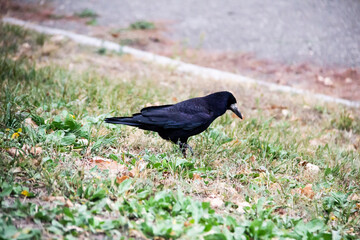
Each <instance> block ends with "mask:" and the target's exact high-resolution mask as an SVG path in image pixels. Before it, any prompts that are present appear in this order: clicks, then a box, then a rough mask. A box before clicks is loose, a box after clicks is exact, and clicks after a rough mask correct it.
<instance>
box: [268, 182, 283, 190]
mask: <svg viewBox="0 0 360 240" xmlns="http://www.w3.org/2000/svg"><path fill="white" fill-rule="evenodd" d="M269 189H270V190H271V191H273V192H277V191H278V190H279V191H281V186H280V184H279V183H273V184H271V185H270V188H269Z"/></svg>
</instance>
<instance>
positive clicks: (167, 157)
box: [0, 25, 360, 239]
mask: <svg viewBox="0 0 360 240" xmlns="http://www.w3.org/2000/svg"><path fill="white" fill-rule="evenodd" d="M0 33H1V36H3V37H2V38H1V44H0V62H1V64H0V84H1V86H0V87H1V94H0V103H1V104H0V149H1V150H0V158H1V160H0V189H1V192H0V208H1V210H0V238H1V239H11V238H12V239H14V238H19V239H26V238H31V239H40V238H66V239H72V238H76V237H81V238H95V237H98V238H108V239H113V238H115V239H121V238H123V239H130V238H133V239H141V238H142V239H146V238H149V239H154V238H158V239H159V237H161V238H164V239H176V238H179V239H193V238H199V239H272V238H278V239H285V238H288V239H357V238H359V236H360V228H359V225H360V224H359V199H356V196H360V189H359V184H358V183H359V181H360V170H359V151H358V150H357V149H356V147H353V148H349V146H356V144H357V142H356V141H357V140H356V139H357V138H359V135H358V134H359V132H358V130H357V128H358V126H359V119H357V118H356V117H353V116H357V115H356V114H357V113H358V112H357V110H354V109H346V110H344V109H342V108H341V107H339V106H326V107H325V106H320V105H319V104H318V103H316V104H313V105H310V107H306V108H304V107H303V105H302V103H299V102H296V101H295V100H294V98H291V97H290V96H285V98H287V100H288V103H289V105H287V107H288V109H289V110H290V111H291V113H292V115H293V117H294V118H295V119H291V118H289V117H287V116H284V115H282V114H281V113H280V114H279V112H276V111H277V110H276V109H275V110H273V111H268V110H266V104H265V106H263V105H262V104H260V102H261V101H262V100H260V99H263V98H264V95H262V94H266V92H265V93H258V92H259V90H256V91H254V90H253V89H247V91H248V92H250V93H249V94H253V95H254V96H256V97H257V98H258V99H259V100H258V101H257V103H256V102H255V103H251V102H250V100H248V101H249V102H245V103H246V104H245V103H244V104H243V105H242V106H241V108H240V109H241V110H242V109H244V112H245V113H246V112H247V114H246V115H245V116H246V119H245V120H243V121H241V122H240V121H239V120H238V119H235V118H232V117H231V115H230V114H229V113H227V114H225V115H224V116H222V117H221V118H219V119H218V120H216V121H215V122H214V123H213V124H212V125H211V127H210V128H209V129H208V130H207V131H205V132H204V133H202V134H200V135H198V136H195V137H193V138H192V139H191V141H190V145H192V146H193V148H194V151H195V155H194V156H189V157H188V158H187V159H184V158H183V157H182V154H181V152H180V151H179V149H178V148H177V147H176V146H174V145H172V144H170V143H167V142H165V141H164V140H162V139H161V138H160V137H159V136H158V135H157V134H155V133H152V132H148V131H145V132H143V131H141V130H136V129H133V128H130V127H125V126H114V125H109V124H105V123H104V122H103V119H104V118H105V117H107V116H113V115H129V114H131V113H134V112H136V111H139V109H140V108H141V107H142V106H145V105H146V104H148V103H157V104H165V103H169V102H171V101H173V102H176V101H180V100H183V99H186V98H189V97H193V96H200V95H203V90H202V89H201V86H206V85H204V84H201V83H197V84H196V85H199V86H194V87H191V89H190V90H189V86H190V84H189V82H187V80H186V77H184V76H182V75H180V76H177V75H176V74H175V73H173V72H172V70H171V69H164V68H155V67H154V66H151V65H148V64H141V65H138V64H139V63H134V62H131V60H128V59H127V56H126V55H123V56H119V55H118V54H114V55H111V53H109V52H103V51H101V52H100V50H98V52H96V50H93V49H92V50H90V51H87V50H86V49H85V50H81V49H80V50H79V49H75V50H74V51H75V54H74V56H75V58H72V56H71V55H67V56H68V58H66V59H70V60H71V61H72V62H71V63H73V64H75V65H76V64H78V63H79V64H81V63H83V62H85V61H84V60H83V59H77V58H78V57H79V56H81V55H89V54H90V56H89V59H94V58H95V59H98V60H101V59H104V60H103V62H104V65H103V66H102V68H105V73H101V72H98V71H97V70H94V69H93V70H89V69H91V67H89V68H86V69H85V70H83V71H80V70H78V68H76V67H75V68H73V69H76V70H69V68H67V67H66V66H67V63H66V62H65V63H64V64H62V62H57V64H55V63H51V61H50V62H49V60H48V59H47V60H46V61H42V58H41V57H38V58H36V57H33V58H31V59H30V58H29V57H27V55H21V54H20V52H21V46H22V44H23V43H25V42H27V43H29V44H30V46H31V51H33V52H34V55H33V56H38V55H37V54H38V53H39V52H41V47H42V45H43V44H44V42H46V41H48V39H46V38H44V37H43V36H41V37H40V36H39V35H38V34H34V33H31V32H28V31H25V30H23V29H21V28H18V27H13V26H10V25H0ZM43 38H44V40H43V41H42V40H41V41H40V40H39V39H43ZM62 51H66V48H65V47H63V48H62ZM59 54H61V53H59ZM91 54H93V55H91ZM14 56H16V58H14ZM55 58H56V57H55ZM74 59H75V60H74ZM55 60H56V59H54V61H55ZM114 61H121V64H118V65H121V66H124V68H128V69H129V70H126V69H123V70H122V71H116V72H115V73H113V72H112V71H111V66H110V67H109V68H106V66H107V64H110V63H111V62H114ZM98 64H100V63H98ZM144 73H145V74H144ZM122 74H123V75H122ZM164 79H166V80H168V79H170V81H169V82H165V80H164ZM180 79H181V81H180ZM191 81H193V80H191ZM199 81H201V80H200V79H199ZM164 82H165V83H167V84H164ZM214 84H215V83H214ZM184 86H185V87H184ZM233 89H237V88H236V87H234V88H233ZM175 90H176V92H177V94H176V96H175V95H174V91H175ZM251 91H254V92H251ZM244 94H245V93H244ZM256 94H258V95H256ZM267 94H269V93H267ZM237 95H238V96H239V94H237ZM244 96H246V95H244ZM173 97H176V98H177V99H173ZM282 97H284V96H282ZM169 99H172V100H170V101H169ZM244 99H246V98H245V97H244ZM248 99H250V98H248ZM244 101H247V100H244ZM268 101H269V103H270V104H272V101H276V99H275V100H271V99H270V100H268ZM251 108H253V109H256V111H254V112H251V111H250V109H251ZM309 108H310V109H309ZM319 109H320V110H321V111H320V110H319ZM324 109H326V111H325V110H324ZM29 118H31V119H32V121H33V122H34V123H36V125H37V127H35V128H34V127H32V126H30V125H29V124H26V123H25V122H24V121H25V119H29ZM297 118H298V119H297ZM16 136H17V137H16ZM359 139H360V138H359ZM24 146H27V147H28V148H31V147H38V148H41V149H42V152H41V153H40V154H36V153H34V152H31V151H29V150H28V149H26V148H24ZM11 149H17V150H18V151H19V154H17V155H15V154H12V153H11V151H10V150H11ZM95 156H101V157H104V158H107V159H111V160H113V161H115V162H116V163H118V164H120V165H121V166H126V168H127V169H128V170H129V171H133V172H134V173H133V174H128V173H123V174H119V173H117V174H116V175H114V174H112V173H111V171H110V170H101V169H100V168H99V166H98V165H95V166H93V167H91V168H90V169H89V168H86V167H84V165H83V164H84V163H86V162H87V161H89V160H90V159H93V158H94V157H95ZM303 162H308V163H312V164H315V165H317V166H318V167H319V169H320V170H319V172H318V173H317V174H316V175H310V176H309V174H308V173H307V172H306V169H305V168H304V167H303V166H302V164H304V163H303ZM300 163H301V164H300ZM123 175H127V176H130V177H129V178H128V179H126V180H124V181H122V182H121V183H119V182H118V181H117V178H116V176H118V177H121V176H123ZM195 176H197V177H195ZM196 178H197V180H196ZM309 183H311V184H312V190H313V191H314V194H315V196H314V197H313V198H309V197H307V196H306V195H304V194H303V193H301V191H299V189H302V188H304V187H305V186H306V185H307V184H309ZM276 186H278V187H276ZM51 196H56V197H57V198H56V199H57V200H51V201H48V200H46V199H47V198H49V197H51ZM214 196H215V197H216V198H218V199H222V201H223V202H224V204H223V205H222V206H221V207H219V208H215V207H211V205H210V203H209V201H210V202H211V198H213V197H214ZM209 199H210V200H209ZM244 204H245V207H240V208H239V206H241V205H244Z"/></svg>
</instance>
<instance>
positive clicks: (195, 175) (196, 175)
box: [193, 173, 201, 180]
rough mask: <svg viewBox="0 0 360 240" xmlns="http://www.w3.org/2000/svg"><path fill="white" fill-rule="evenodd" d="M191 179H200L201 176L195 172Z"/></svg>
mask: <svg viewBox="0 0 360 240" xmlns="http://www.w3.org/2000/svg"><path fill="white" fill-rule="evenodd" d="M193 180H201V176H200V175H199V174H197V173H194V174H193Z"/></svg>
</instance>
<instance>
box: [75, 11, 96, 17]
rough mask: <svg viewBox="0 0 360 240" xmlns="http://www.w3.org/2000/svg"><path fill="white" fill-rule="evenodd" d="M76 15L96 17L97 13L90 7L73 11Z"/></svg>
mask: <svg viewBox="0 0 360 240" xmlns="http://www.w3.org/2000/svg"><path fill="white" fill-rule="evenodd" d="M75 15H76V16H78V17H81V18H96V17H98V14H97V13H96V12H95V11H93V10H91V9H84V10H82V11H81V12H78V13H75Z"/></svg>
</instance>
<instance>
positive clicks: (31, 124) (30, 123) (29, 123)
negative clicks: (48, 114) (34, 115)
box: [24, 118, 39, 128]
mask: <svg viewBox="0 0 360 240" xmlns="http://www.w3.org/2000/svg"><path fill="white" fill-rule="evenodd" d="M24 124H25V126H28V127H32V128H38V127H39V126H38V125H37V124H36V123H35V122H34V121H33V120H32V119H31V118H26V119H25V120H24Z"/></svg>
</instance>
